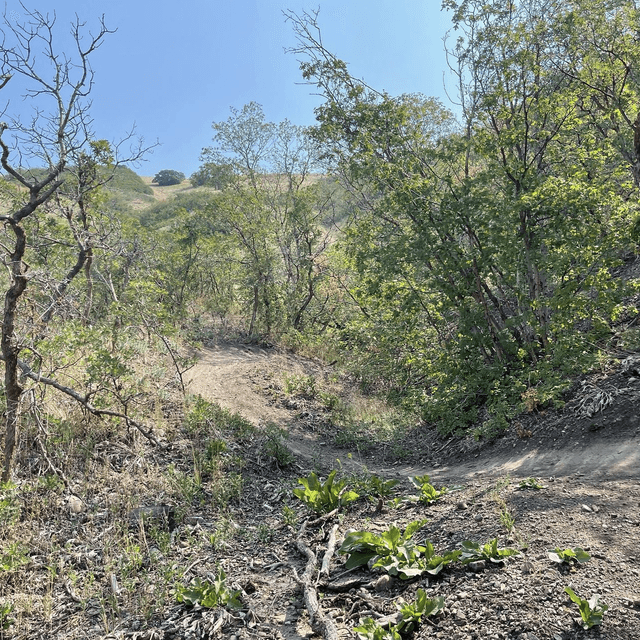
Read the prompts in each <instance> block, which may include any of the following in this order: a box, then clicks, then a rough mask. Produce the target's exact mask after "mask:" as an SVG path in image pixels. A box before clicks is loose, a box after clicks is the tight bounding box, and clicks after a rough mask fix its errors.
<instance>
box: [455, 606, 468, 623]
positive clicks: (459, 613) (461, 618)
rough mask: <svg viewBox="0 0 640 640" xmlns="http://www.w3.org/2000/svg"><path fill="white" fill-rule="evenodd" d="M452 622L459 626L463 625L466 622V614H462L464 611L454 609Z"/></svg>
mask: <svg viewBox="0 0 640 640" xmlns="http://www.w3.org/2000/svg"><path fill="white" fill-rule="evenodd" d="M454 622H455V623H456V624H457V625H458V626H459V627H464V626H465V625H466V624H467V616H466V615H465V614H464V611H460V609H458V610H457V611H456V615H455V618H454Z"/></svg>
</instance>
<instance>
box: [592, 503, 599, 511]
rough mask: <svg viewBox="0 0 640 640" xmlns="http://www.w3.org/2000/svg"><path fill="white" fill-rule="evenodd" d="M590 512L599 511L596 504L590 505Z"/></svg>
mask: <svg viewBox="0 0 640 640" xmlns="http://www.w3.org/2000/svg"><path fill="white" fill-rule="evenodd" d="M591 510H592V511H593V512H594V513H598V511H600V507H599V506H598V505H597V504H592V505H591Z"/></svg>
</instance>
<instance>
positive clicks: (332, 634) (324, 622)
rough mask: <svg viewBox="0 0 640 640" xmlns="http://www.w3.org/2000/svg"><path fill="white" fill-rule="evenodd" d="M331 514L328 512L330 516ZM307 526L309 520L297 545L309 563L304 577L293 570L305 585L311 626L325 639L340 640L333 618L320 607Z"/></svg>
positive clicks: (301, 528) (298, 580) (305, 597)
mask: <svg viewBox="0 0 640 640" xmlns="http://www.w3.org/2000/svg"><path fill="white" fill-rule="evenodd" d="M328 515H329V514H327V516H328ZM327 516H324V517H322V518H319V519H318V520H315V521H314V522H318V521H324V520H326V519H327ZM306 528H307V521H306V520H305V522H303V523H302V526H301V527H300V531H299V533H298V537H297V539H296V546H297V548H298V551H300V553H301V554H302V555H304V556H305V557H306V558H307V564H306V566H305V569H304V573H303V574H302V578H299V577H298V574H297V572H296V570H295V569H294V570H293V575H294V578H295V580H296V582H297V583H298V584H299V585H301V586H302V587H303V590H304V602H305V605H306V607H307V611H308V612H309V619H310V622H311V628H312V629H313V630H314V631H315V632H316V633H320V634H322V637H323V638H324V640H338V629H337V627H336V625H335V624H334V622H333V620H331V618H329V616H327V615H326V614H325V613H324V612H323V611H322V609H321V608H320V603H319V602H318V592H317V591H316V588H315V587H314V586H313V574H314V572H315V571H316V554H315V553H313V551H311V549H309V547H308V546H307V545H306V544H305V543H304V541H303V540H302V536H303V535H304V532H305V529H306Z"/></svg>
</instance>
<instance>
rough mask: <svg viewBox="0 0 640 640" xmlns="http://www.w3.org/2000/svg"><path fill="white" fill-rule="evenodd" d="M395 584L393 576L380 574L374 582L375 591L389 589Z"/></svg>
mask: <svg viewBox="0 0 640 640" xmlns="http://www.w3.org/2000/svg"><path fill="white" fill-rule="evenodd" d="M392 584H393V578H392V577H391V576H390V575H386V574H385V575H383V576H380V577H379V578H378V579H377V580H376V581H375V582H374V584H373V588H374V590H375V591H378V592H380V591H387V589H389V588H390V587H391V585H392Z"/></svg>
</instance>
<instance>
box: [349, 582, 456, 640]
mask: <svg viewBox="0 0 640 640" xmlns="http://www.w3.org/2000/svg"><path fill="white" fill-rule="evenodd" d="M396 606H397V607H398V609H399V610H400V616H401V617H400V622H398V624H395V625H390V626H389V628H388V629H385V628H384V627H383V626H381V625H380V624H379V623H378V622H376V621H375V620H373V618H365V619H364V620H361V621H360V626H359V627H355V628H354V631H355V632H356V633H357V634H358V636H359V637H360V639H361V640H400V639H401V638H402V636H408V635H410V634H411V633H413V632H415V630H416V629H417V627H418V625H419V624H420V622H421V621H422V618H424V617H428V616H432V615H435V614H437V613H439V612H440V611H442V610H443V609H444V598H443V597H442V596H440V597H437V598H428V597H427V594H426V593H425V591H424V589H418V591H417V592H416V600H415V602H406V603H404V604H402V605H396ZM401 634H402V635H401Z"/></svg>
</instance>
